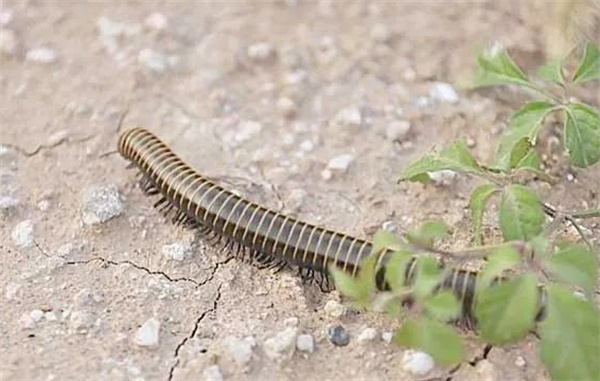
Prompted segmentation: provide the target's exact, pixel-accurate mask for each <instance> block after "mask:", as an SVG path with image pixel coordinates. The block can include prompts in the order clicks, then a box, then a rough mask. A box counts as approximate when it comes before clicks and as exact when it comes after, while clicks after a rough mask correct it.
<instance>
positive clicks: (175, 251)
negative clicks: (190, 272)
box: [162, 243, 191, 261]
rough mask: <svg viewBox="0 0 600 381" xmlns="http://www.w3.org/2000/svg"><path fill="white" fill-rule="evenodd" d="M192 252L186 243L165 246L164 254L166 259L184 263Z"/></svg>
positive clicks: (163, 248)
mask: <svg viewBox="0 0 600 381" xmlns="http://www.w3.org/2000/svg"><path fill="white" fill-rule="evenodd" d="M190 251H191V247H190V245H189V244H184V243H172V244H170V245H163V247H162V253H163V255H164V256H165V257H167V258H169V259H173V260H176V261H183V260H184V259H186V258H187V257H188V256H189V254H190Z"/></svg>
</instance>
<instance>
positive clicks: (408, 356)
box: [401, 349, 435, 376]
mask: <svg viewBox="0 0 600 381" xmlns="http://www.w3.org/2000/svg"><path fill="white" fill-rule="evenodd" d="M401 366H402V369H404V370H406V371H407V372H409V373H412V374H414V375H417V376H422V375H424V374H427V373H429V372H430V371H431V370H432V369H433V367H434V366H435V362H434V361H433V358H432V357H431V356H430V355H429V354H427V353H425V352H421V351H414V350H410V349H409V350H407V351H406V352H404V355H403V356H402V362H401Z"/></svg>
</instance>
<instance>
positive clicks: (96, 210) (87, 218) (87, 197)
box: [81, 184, 125, 225]
mask: <svg viewBox="0 0 600 381" xmlns="http://www.w3.org/2000/svg"><path fill="white" fill-rule="evenodd" d="M124 201H125V200H124V198H123V196H121V194H120V193H119V189H118V188H117V186H116V185H115V184H107V185H97V186H93V187H89V188H88V189H87V190H86V191H85V192H84V194H83V198H82V206H81V217H82V219H83V222H84V223H85V224H86V225H95V224H101V223H104V222H106V221H108V220H110V219H111V218H114V217H117V216H119V215H121V213H123V210H124V209H125V205H124Z"/></svg>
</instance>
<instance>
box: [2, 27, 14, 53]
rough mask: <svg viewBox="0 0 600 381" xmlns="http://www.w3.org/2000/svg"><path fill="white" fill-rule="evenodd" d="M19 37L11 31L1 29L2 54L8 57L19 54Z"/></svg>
mask: <svg viewBox="0 0 600 381" xmlns="http://www.w3.org/2000/svg"><path fill="white" fill-rule="evenodd" d="M17 46H18V42H17V36H16V34H15V32H13V31H12V30H10V29H0V52H2V54H3V55H6V56H9V57H10V56H14V55H15V53H16V52H17Z"/></svg>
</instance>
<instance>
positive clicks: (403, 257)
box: [385, 251, 412, 293]
mask: <svg viewBox="0 0 600 381" xmlns="http://www.w3.org/2000/svg"><path fill="white" fill-rule="evenodd" d="M411 259H412V255H411V254H410V253H409V252H407V251H399V252H394V253H392V255H391V257H390V259H389V261H388V263H387V265H386V268H385V281H386V283H387V284H388V285H389V286H390V289H391V290H392V291H394V292H395V293H400V292H403V291H404V289H405V286H406V270H407V267H408V264H409V263H410V261H411Z"/></svg>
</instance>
